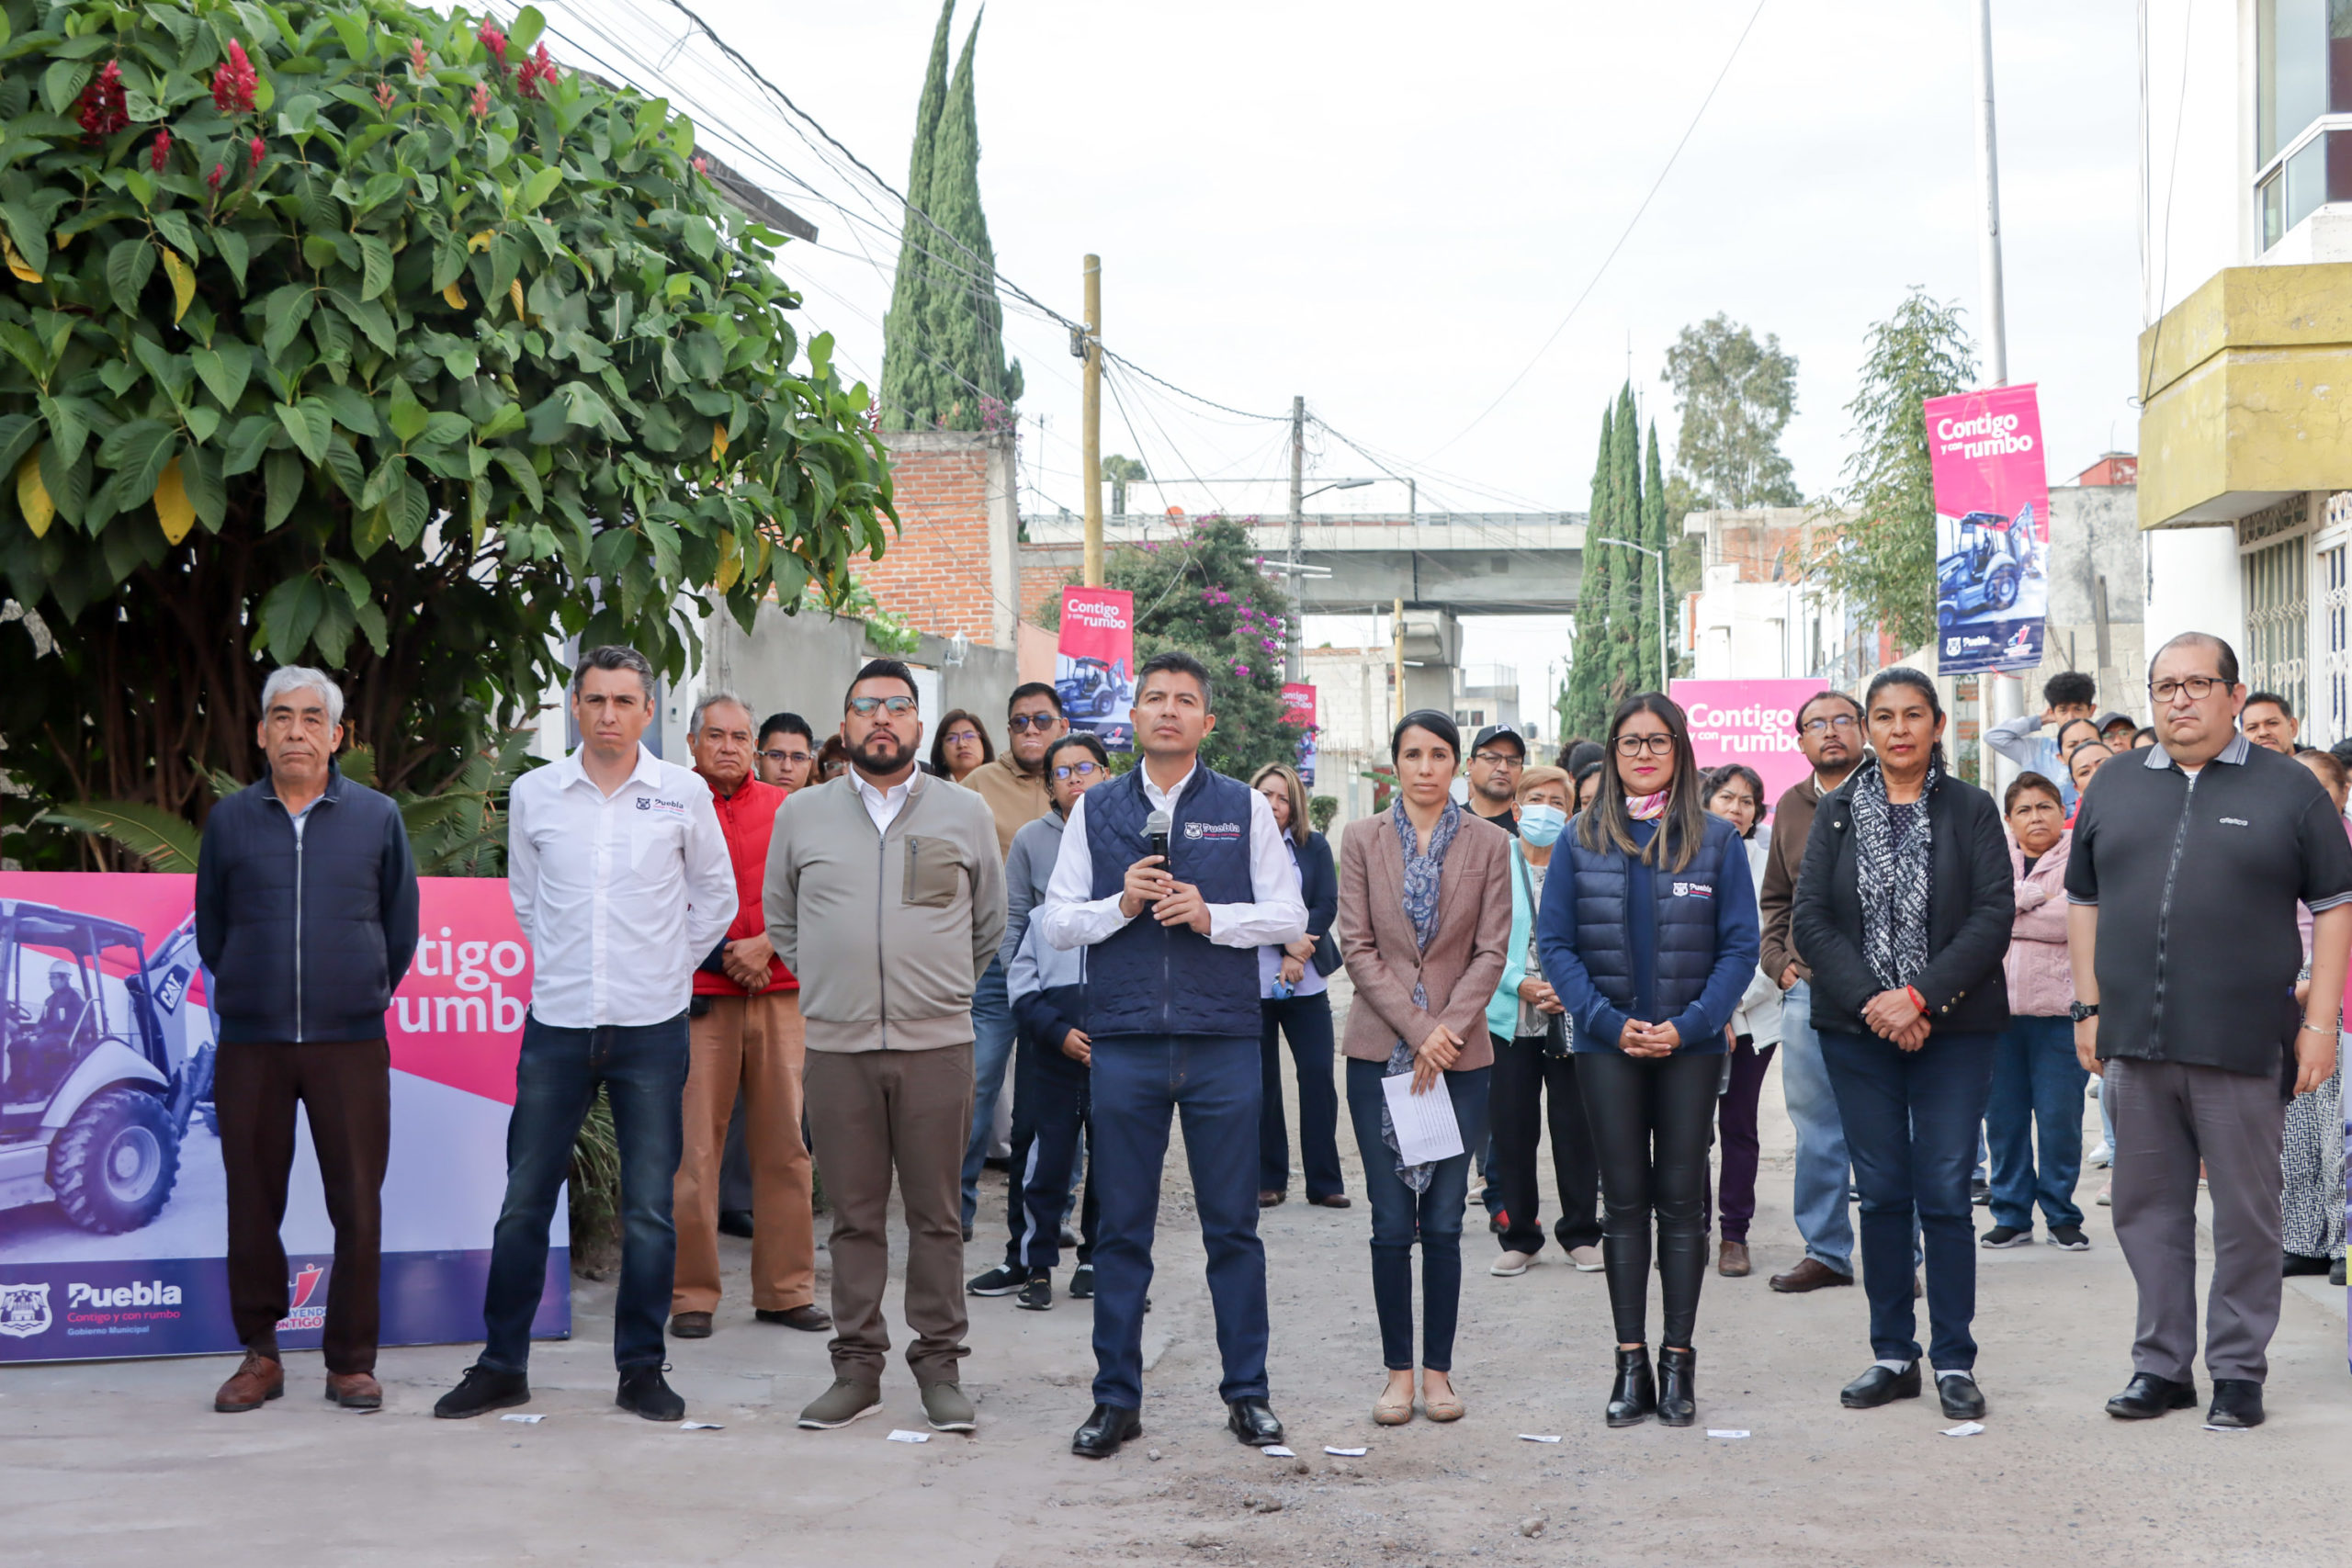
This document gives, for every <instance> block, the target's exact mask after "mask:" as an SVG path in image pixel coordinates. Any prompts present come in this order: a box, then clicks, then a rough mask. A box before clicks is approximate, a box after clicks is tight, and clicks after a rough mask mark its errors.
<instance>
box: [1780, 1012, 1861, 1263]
mask: <svg viewBox="0 0 2352 1568" xmlns="http://www.w3.org/2000/svg"><path fill="white" fill-rule="evenodd" d="M1781 1094H1782V1096H1783V1097H1785V1098H1786V1100H1788V1106H1789V1121H1790V1122H1791V1123H1792V1125H1793V1126H1794V1127H1795V1129H1796V1135H1797V1156H1796V1192H1795V1196H1794V1203H1795V1208H1796V1222H1797V1235H1801V1236H1803V1237H1804V1255H1805V1256H1806V1257H1807V1258H1815V1259H1817V1260H1818V1261H1819V1262H1821V1263H1822V1264H1824V1265H1826V1267H1828V1268H1831V1269H1836V1270H1838V1272H1839V1273H1840V1274H1848V1275H1850V1274H1852V1273H1853V1271H1854V1222H1853V1218H1852V1216H1850V1215H1849V1214H1848V1213H1846V1179H1847V1173H1848V1172H1849V1170H1850V1169H1851V1166H1850V1164H1849V1161H1848V1157H1847V1154H1846V1129H1845V1123H1844V1122H1842V1121H1841V1120H1840V1119H1839V1117H1838V1096H1837V1093H1836V1091H1835V1090H1833V1089H1831V1088H1830V1087H1829V1069H1828V1068H1827V1067H1826V1066H1825V1065H1824V1064H1823V1062H1822V1059H1821V1040H1820V1037H1819V1036H1818V1035H1816V1034H1815V1033H1814V1032H1813V984H1812V982H1811V981H1809V980H1799V981H1798V982H1797V983H1796V984H1795V985H1793V986H1791V987H1789V988H1788V991H1787V993H1786V994H1785V995H1784V996H1783V998H1782V999H1781Z"/></svg>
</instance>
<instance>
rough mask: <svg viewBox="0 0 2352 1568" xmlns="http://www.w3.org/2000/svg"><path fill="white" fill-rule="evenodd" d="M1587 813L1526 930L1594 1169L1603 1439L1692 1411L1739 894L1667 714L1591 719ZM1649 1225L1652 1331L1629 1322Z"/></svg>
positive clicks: (1744, 912) (1659, 704)
mask: <svg viewBox="0 0 2352 1568" xmlns="http://www.w3.org/2000/svg"><path fill="white" fill-rule="evenodd" d="M1600 765H1601V770H1602V778H1601V784H1600V793H1599V794H1598V795H1596V796H1595V798H1594V800H1593V803H1592V809H1591V810H1589V811H1587V812H1584V813H1581V814H1580V815H1579V816H1578V817H1577V821H1576V824H1575V826H1574V828H1573V829H1572V830H1571V831H1570V832H1569V834H1568V836H1567V838H1566V840H1565V841H1566V845H1567V850H1568V860H1569V863H1568V865H1567V866H1566V867H1565V868H1563V869H1564V870H1565V871H1566V873H1567V874H1566V875H1562V876H1555V877H1553V878H1551V879H1550V880H1549V882H1548V883H1547V884H1546V885H1545V886H1544V907H1543V910H1542V912H1541V913H1540V914H1539V915H1538V916H1537V918H1536V947H1537V949H1538V951H1539V952H1540V953H1541V954H1542V956H1543V961H1544V977H1545V978H1547V979H1549V980H1550V981H1551V982H1552V986H1553V988H1554V989H1555V991H1557V992H1558V993H1559V997H1560V999H1561V1001H1563V1002H1565V1003H1566V1004H1567V1009H1568V1012H1569V1014H1570V1016H1571V1017H1573V1018H1574V1019H1575V1020H1576V1051H1577V1089H1579V1090H1580V1091H1581V1092H1582V1094H1583V1097H1584V1107H1585V1115H1586V1118H1587V1119H1588V1120H1589V1122H1591V1124H1592V1142H1593V1146H1594V1148H1595V1149H1596V1150H1597V1151H1598V1152H1599V1154H1600V1191H1601V1201H1602V1205H1603V1209H1604V1212H1605V1215H1606V1218H1605V1221H1604V1224H1603V1234H1602V1241H1601V1255H1602V1258H1603V1259H1604V1260H1605V1262H1606V1263H1607V1266H1608V1270H1609V1302H1610V1308H1611V1315H1612V1316H1613V1317H1614V1318H1615V1320H1616V1328H1617V1377H1616V1382H1615V1384H1614V1386H1613V1388H1612V1390H1611V1393H1610V1396H1609V1404H1608V1412H1607V1415H1608V1421H1609V1424H1610V1425H1611V1427H1631V1426H1634V1425H1635V1424H1636V1423H1638V1422H1641V1421H1645V1420H1647V1419H1648V1418H1649V1417H1650V1416H1652V1415H1653V1414H1655V1415H1656V1416H1657V1418H1658V1420H1659V1421H1660V1422H1662V1423H1663V1424H1665V1425H1667V1426H1669V1427H1688V1426H1690V1425H1691V1422H1692V1421H1693V1420H1694V1419H1695V1418H1696V1416H1697V1410H1698V1405H1697V1372H1698V1354H1697V1351H1696V1349H1695V1348H1694V1347H1693V1345H1692V1339H1691V1331H1692V1329H1693V1328H1695V1327H1696V1325H1697V1322H1698V1316H1699V1286H1700V1282H1701V1280H1702V1279H1703V1278H1704V1276H1705V1274H1706V1269H1707V1254H1706V1247H1707V1233H1706V1222H1705V1220H1704V1218H1703V1214H1702V1211H1703V1209H1704V1206H1705V1203H1706V1192H1707V1142H1708V1136H1709V1134H1711V1133H1712V1132H1713V1127H1714V1116H1715V1089H1716V1086H1717V1084H1718V1083H1719V1081H1720V1080H1721V1078H1722V1076H1723V1055H1724V1025H1726V1024H1728V1023H1729V1022H1730V1021H1731V1015H1732V1010H1733V1009H1735V1008H1736V1007H1737V1006H1738V1004H1739V998H1740V997H1741V995H1742V994H1743V993H1744V992H1745V991H1746V990H1747V982H1748V979H1749V977H1750V976H1753V975H1754V974H1755V972H1756V956H1757V948H1758V937H1759V935H1760V932H1759V930H1758V924H1757V916H1756V889H1755V885H1754V882H1753V879H1752V878H1751V876H1750V874H1749V872H1748V869H1747V852H1746V849H1745V848H1744V847H1743V845H1742V844H1741V842H1740V840H1739V836H1738V835H1737V834H1736V832H1734V831H1733V830H1732V827H1731V824H1730V823H1728V822H1725V821H1724V820H1723V819H1722V818H1718V817H1710V816H1708V815H1707V813H1706V810H1705V808H1704V806H1703V803H1702V795H1701V788H1702V785H1701V781H1700V778H1699V771H1698V767H1697V765H1696V763H1695V761H1694V760H1693V758H1692V757H1691V729H1690V724H1689V722H1688V721H1687V720H1686V719H1685V718H1684V717H1683V714H1682V709H1681V707H1680V705H1678V704H1676V703H1675V702H1674V701H1673V700H1672V699H1670V698H1668V697H1666V696H1662V695H1660V694H1658V693H1656V692H1645V693H1643V694H1640V695H1638V696H1634V697H1629V698H1627V699H1626V700H1625V702H1624V703H1623V705H1620V706H1619V708H1618V709H1617V712H1616V714H1615V715H1614V716H1612V717H1611V720H1610V724H1609V743H1608V750H1607V751H1606V752H1605V753H1604V754H1603V756H1602V759H1601V764H1600ZM1653 1214H1655V1215H1656V1224H1657V1258H1658V1276H1659V1281H1658V1282H1659V1286H1660V1291H1661V1293H1662V1295H1663V1296H1664V1300H1665V1325H1664V1329H1663V1332H1662V1333H1661V1334H1660V1336H1659V1348H1658V1361H1657V1371H1656V1373H1655V1374H1653V1372H1652V1370H1651V1365H1650V1353H1649V1348H1648V1344H1647V1333H1646V1329H1645V1314H1646V1308H1647V1304H1648V1297H1649V1274H1650V1232H1651V1224H1652V1215H1653Z"/></svg>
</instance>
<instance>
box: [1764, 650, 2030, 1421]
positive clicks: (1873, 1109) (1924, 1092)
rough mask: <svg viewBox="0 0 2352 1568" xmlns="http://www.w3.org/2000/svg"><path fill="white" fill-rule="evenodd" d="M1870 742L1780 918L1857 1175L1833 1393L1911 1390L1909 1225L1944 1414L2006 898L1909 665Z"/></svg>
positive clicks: (2003, 1023) (1980, 1397)
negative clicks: (1799, 967) (1863, 1360)
mask: <svg viewBox="0 0 2352 1568" xmlns="http://www.w3.org/2000/svg"><path fill="white" fill-rule="evenodd" d="M1862 708H1863V715H1862V717H1863V722H1864V724H1865V725H1867V726H1868V728H1869V729H1870V739H1871V752H1872V756H1871V760H1870V761H1866V762H1864V763H1863V764H1862V765H1861V766H1860V767H1859V768H1857V769H1855V770H1854V773H1853V775H1852V776H1851V777H1850V778H1849V779H1848V780H1847V781H1846V782H1845V783H1844V784H1840V785H1838V788H1836V789H1835V790H1833V791H1831V792H1830V793H1829V794H1828V795H1825V796H1823V797H1822V801H1821V807H1820V810H1819V812H1818V814H1817V815H1816V816H1815V818H1814V819H1813V832H1812V835H1811V837H1809V838H1808V839H1807V840H1805V852H1804V868H1803V869H1802V870H1800V871H1799V872H1798V874H1797V887H1796V897H1795V900H1794V903H1793V906H1792V919H1793V922H1794V928H1793V929H1794V931H1795V932H1796V939H1797V947H1798V949H1799V950H1800V951H1801V952H1803V953H1804V956H1805V962H1806V963H1807V964H1811V965H1812V966H1813V1027H1814V1030H1815V1032H1816V1033H1818V1034H1819V1035H1820V1037H1821V1056H1822V1061H1823V1063H1824V1064H1825V1065H1826V1066H1827V1067H1828V1069H1829V1084H1830V1088H1831V1089H1833V1090H1834V1091H1835V1092H1836V1094H1837V1096H1838V1116H1839V1119H1840V1120H1841V1121H1842V1122H1844V1123H1845V1129H1846V1150H1847V1153H1848V1154H1849V1156H1851V1157H1852V1159H1853V1162H1854V1176H1855V1179H1856V1181H1857V1183H1858V1184H1859V1185H1860V1188H1861V1190H1862V1204H1861V1224H1860V1231H1861V1243H1862V1285H1863V1288H1864V1290H1865V1291H1866V1292H1868V1294H1869V1296H1870V1307H1871V1355H1872V1356H1873V1357H1875V1358H1876V1359H1874V1360H1873V1361H1872V1363H1871V1365H1870V1366H1869V1367H1868V1368H1866V1369H1864V1371H1863V1372H1862V1374H1861V1376H1860V1377H1858V1378H1856V1379H1855V1380H1854V1381H1853V1382H1850V1383H1848V1384H1847V1385H1846V1387H1845V1388H1844V1390H1843V1391H1842V1392H1841V1393H1839V1394H1838V1400H1839V1403H1841V1404H1844V1405H1845V1406H1846V1407H1847V1408H1848V1409H1849V1410H1868V1409H1871V1408H1874V1407H1876V1406H1878V1405H1881V1404H1886V1403H1887V1402H1888V1401H1890V1400H1895V1399H1917V1397H1918V1396H1919V1391H1920V1377H1919V1342H1918V1340H1917V1337H1916V1335H1917V1327H1918V1324H1917V1309H1916V1308H1915V1307H1914V1305H1913V1303H1912V1300H1911V1256H1912V1236H1913V1234H1914V1231H1915V1229H1916V1231H1917V1234H1919V1235H1920V1236H1921V1237H1922V1240H1923V1244H1924V1247H1925V1248H1926V1252H1927V1296H1928V1320H1929V1323H1930V1325H1931V1327H1932V1329H1933V1336H1932V1338H1931V1340H1930V1343H1929V1345H1928V1359H1930V1360H1931V1361H1932V1362H1933V1363H1934V1364H1935V1369H1936V1393H1937V1395H1938V1397H1939V1401H1940V1402H1941V1404H1942V1405H1943V1410H1944V1414H1945V1415H1946V1416H1949V1417H1950V1418H1951V1419H1953V1420H1956V1421H1967V1420H1973V1419H1974V1418H1975V1417H1977V1416H1982V1415H1984V1414H1985V1395H1984V1393H1983V1392H1982V1391H1981V1390H1979V1389H1978V1387H1977V1386H1976V1378H1975V1366H1976V1340H1975V1338H1974V1337H1973V1335H1972V1334H1971V1332H1970V1326H1971V1325H1972V1323H1973V1320H1974V1318H1975V1315H1976V1236H1975V1234H1974V1224H1973V1214H1972V1213H1971V1208H1970V1202H1969V1175H1970V1171H1971V1169H1972V1168H1973V1167H1974V1165H1975V1163H1976V1141H1977V1135H1978V1131H1979V1129H1980V1128H1982V1127H1983V1125H1984V1123H1985V1100H1986V1097H1987V1095H1988V1093H1989V1092H1990V1089H1991V1087H1992V1082H1993V1056H1994V1043H1995V1041H1996V1039H1997V1037H1998V1036H1999V1034H2000V1032H2001V1031H2002V1030H2003V1029H2004V1028H2006V1027H2007V1024H2008V1021H2009V998H2008V987H2007V983H2006V981H2005V980H2004V978H2003V976H2002V972H2001V961H2002V958H2003V956H2004V955H2005V954H2006V953H2007V952H2008V946H2009V929H2010V926H2011V924H2012V922H2013V921H2014V919H2016V915H2017V892H2016V887H2015V885H2014V882H2013V879H2012V877H2011V866H2010V863H2009V846H2008V840H2007V837H2006V836H2005V835H2004V834H2003V833H2002V831H2001V818H2000V814H1999V813H1998V811H1996V809H1995V807H1994V805H1993V797H1992V796H1991V795H1986V794H1985V792H1984V791H1983V790H1981V789H1978V788H1977V787H1976V786H1975V785H1973V784H1968V783H1966V782H1965V781H1963V780H1961V779H1956V778H1953V777H1952V776H1951V774H1950V773H1947V772H1946V771H1945V767H1944V758H1943V746H1942V740H1941V738H1942V735H1943V728H1944V712H1943V705H1942V704H1941V703H1940V702H1939V700H1938V699H1937V696H1936V685H1935V682H1933V681H1931V680H1929V679H1928V677H1927V676H1925V675H1923V674H1921V673H1920V672H1919V671H1917V670H1909V669H1894V670H1887V671H1882V672H1881V673H1880V674H1879V675H1878V676H1877V678H1876V679H1874V680H1872V681H1871V684H1870V690H1869V692H1868V693H1867V694H1865V696H1864V699H1863V703H1862Z"/></svg>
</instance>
